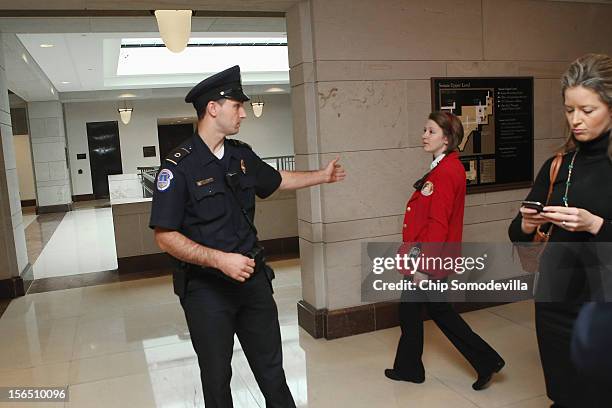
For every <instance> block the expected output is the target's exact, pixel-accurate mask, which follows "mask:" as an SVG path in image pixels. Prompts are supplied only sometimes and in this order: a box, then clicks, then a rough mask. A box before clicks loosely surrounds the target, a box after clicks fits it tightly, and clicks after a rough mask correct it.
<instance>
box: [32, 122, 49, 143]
mask: <svg viewBox="0 0 612 408" xmlns="http://www.w3.org/2000/svg"><path fill="white" fill-rule="evenodd" d="M29 127H30V139H31V140H32V143H35V140H36V139H38V138H45V137H47V134H46V133H45V119H44V118H29Z"/></svg>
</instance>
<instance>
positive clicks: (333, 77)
mask: <svg viewBox="0 0 612 408" xmlns="http://www.w3.org/2000/svg"><path fill="white" fill-rule="evenodd" d="M316 66H317V70H316V72H317V80H318V81H321V82H329V81H396V80H416V79H422V80H429V78H431V77H436V76H438V77H440V76H446V63H445V62H443V61H317V63H316Z"/></svg>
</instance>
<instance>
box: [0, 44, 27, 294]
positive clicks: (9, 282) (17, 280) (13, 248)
mask: <svg viewBox="0 0 612 408" xmlns="http://www.w3.org/2000/svg"><path fill="white" fill-rule="evenodd" d="M0 35H1V34H0ZM4 67H5V64H4V54H3V52H2V39H1V37H0V134H1V136H2V137H1V139H0V151H1V152H2V154H1V155H0V298H13V297H17V296H21V295H23V294H24V288H23V280H22V279H21V276H20V274H21V273H22V272H24V271H26V270H27V268H28V252H27V249H26V241H25V233H24V229H23V219H22V215H21V200H20V198H19V179H18V178H17V164H16V161H15V148H14V144H13V132H12V127H11V115H10V107H9V101H8V89H7V85H6V71H5V68H4Z"/></svg>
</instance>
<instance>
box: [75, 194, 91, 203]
mask: <svg viewBox="0 0 612 408" xmlns="http://www.w3.org/2000/svg"><path fill="white" fill-rule="evenodd" d="M95 199H96V196H95V195H93V194H78V195H73V196H72V201H74V202H77V201H93V200H95Z"/></svg>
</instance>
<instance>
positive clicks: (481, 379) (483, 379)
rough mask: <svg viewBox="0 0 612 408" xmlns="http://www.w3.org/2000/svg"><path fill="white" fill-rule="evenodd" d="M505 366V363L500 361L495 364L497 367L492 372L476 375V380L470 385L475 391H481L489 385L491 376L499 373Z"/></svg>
mask: <svg viewBox="0 0 612 408" xmlns="http://www.w3.org/2000/svg"><path fill="white" fill-rule="evenodd" d="M505 365H506V362H505V361H504V360H501V361H499V362H498V363H497V365H496V366H495V367H494V368H493V370H492V371H489V372H488V373H486V374H478V379H477V380H476V382H475V383H474V384H472V388H473V389H474V390H475V391H480V390H482V389H485V388H486V387H487V385H489V382H491V378H493V374H495V373H499V372H500V371H501V369H502V368H504V366H505Z"/></svg>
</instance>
